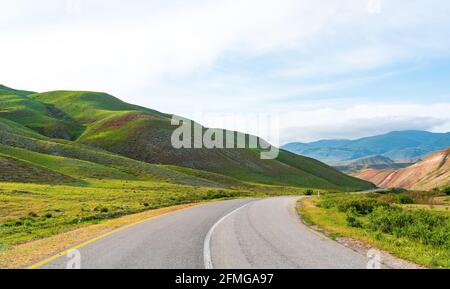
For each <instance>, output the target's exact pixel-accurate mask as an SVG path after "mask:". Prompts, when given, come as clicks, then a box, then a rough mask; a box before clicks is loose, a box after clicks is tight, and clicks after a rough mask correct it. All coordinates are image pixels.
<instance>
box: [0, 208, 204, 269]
mask: <svg viewBox="0 0 450 289" xmlns="http://www.w3.org/2000/svg"><path fill="white" fill-rule="evenodd" d="M203 204H206V203H205V202H202V203H192V204H184V205H178V206H172V207H166V208H161V209H155V210H150V211H146V212H142V213H138V214H133V215H127V216H124V217H120V218H117V219H112V220H108V221H105V222H102V223H100V224H96V225H90V226H87V227H82V228H79V229H76V230H72V231H69V232H65V233H62V234H58V235H54V236H51V237H49V238H44V239H39V240H36V241H32V242H28V243H25V244H20V245H16V246H14V247H12V248H11V249H9V250H7V251H4V252H2V253H0V268H3V269H17V268H28V267H29V266H31V267H35V266H34V265H35V264H38V263H37V262H39V261H41V260H44V259H46V258H50V257H51V256H54V255H56V254H58V253H61V252H64V251H65V250H68V249H71V248H73V247H75V246H77V245H80V244H82V243H83V242H87V241H89V240H92V239H94V238H101V237H102V236H104V235H107V234H111V233H114V232H115V231H119V230H122V229H125V228H129V227H131V226H134V225H137V224H140V223H142V222H146V221H148V220H151V219H153V218H156V217H161V216H164V215H167V214H170V213H173V212H177V211H180V210H184V209H188V208H192V207H195V206H200V205H203ZM41 262H42V261H41Z"/></svg>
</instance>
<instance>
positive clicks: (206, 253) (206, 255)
mask: <svg viewBox="0 0 450 289" xmlns="http://www.w3.org/2000/svg"><path fill="white" fill-rule="evenodd" d="M253 202H254V201H252V202H249V203H247V204H245V205H243V206H242V207H239V208H237V209H236V210H234V211H232V212H231V213H229V214H228V215H226V216H224V217H223V218H222V219H220V220H219V221H217V223H215V224H214V226H212V228H211V230H209V232H208V234H206V237H205V242H204V244H203V262H204V265H205V269H207V270H212V269H214V265H213V262H212V258H211V238H212V235H213V233H214V230H215V229H216V228H217V227H218V226H219V225H220V224H221V223H222V222H223V221H225V220H226V219H227V218H228V217H230V216H231V215H233V214H234V213H236V212H237V211H239V210H241V209H243V208H245V207H247V206H248V205H250V204H251V203H253Z"/></svg>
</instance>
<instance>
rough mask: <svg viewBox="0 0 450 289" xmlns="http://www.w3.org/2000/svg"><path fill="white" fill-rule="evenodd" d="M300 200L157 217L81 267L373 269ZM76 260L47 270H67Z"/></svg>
mask: <svg viewBox="0 0 450 289" xmlns="http://www.w3.org/2000/svg"><path fill="white" fill-rule="evenodd" d="M298 199H299V197H296V198H295V197H280V198H271V199H242V200H232V201H225V202H218V203H211V204H206V205H201V206H197V207H193V208H190V209H186V210H182V211H178V212H175V213H172V214H169V215H165V216H162V217H159V218H154V219H150V220H148V221H146V222H144V223H141V224H139V225H136V226H134V227H131V228H128V229H125V230H123V231H119V232H117V233H114V234H112V235H109V236H106V237H104V238H102V239H100V240H97V241H95V242H93V243H90V244H88V245H86V246H84V247H82V248H80V249H79V252H80V256H81V260H80V261H81V262H80V264H81V268H83V269H99V268H101V269H133V268H138V269H204V268H208V269H211V268H215V269H246V268H255V269H282V268H290V269H297V268H365V267H366V264H367V262H368V259H367V258H366V257H365V256H362V255H360V254H358V253H356V252H354V251H352V250H350V249H348V248H346V247H344V246H342V245H340V244H338V243H336V242H334V241H331V240H329V239H327V238H324V237H322V236H320V235H318V234H316V233H315V232H313V231H311V230H310V229H309V228H308V227H306V226H305V225H303V224H302V223H301V221H300V220H299V219H298V216H297V215H296V213H295V202H296V200H298ZM72 257H73V255H72ZM70 260H73V259H71V258H68V257H67V256H63V257H60V258H58V259H56V260H53V261H50V262H49V263H47V264H45V265H43V266H42V267H41V268H43V269H62V268H66V267H67V264H68V262H69V261H70Z"/></svg>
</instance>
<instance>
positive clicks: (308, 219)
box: [296, 198, 424, 269]
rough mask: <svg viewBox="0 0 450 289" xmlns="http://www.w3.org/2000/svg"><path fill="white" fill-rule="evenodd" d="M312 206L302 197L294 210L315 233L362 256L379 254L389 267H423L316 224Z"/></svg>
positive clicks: (309, 199)
mask: <svg viewBox="0 0 450 289" xmlns="http://www.w3.org/2000/svg"><path fill="white" fill-rule="evenodd" d="M312 207H313V204H312V202H311V198H304V199H302V200H300V201H299V202H298V203H297V210H296V211H297V213H298V217H299V218H300V220H301V222H302V223H303V224H304V225H306V226H307V227H308V228H309V229H310V230H311V231H313V232H315V233H316V234H319V235H321V236H323V237H326V238H329V239H331V240H333V241H335V242H337V243H339V244H341V245H343V246H345V247H347V248H349V249H351V250H353V251H355V252H357V253H359V254H361V255H364V256H368V257H373V254H379V255H378V257H377V258H380V260H381V263H382V265H384V266H386V267H388V268H391V269H424V267H422V266H420V265H417V264H415V263H413V262H410V261H407V260H404V259H401V258H398V257H396V256H394V255H392V254H391V253H390V252H388V251H386V250H382V249H380V248H377V247H376V246H374V245H372V244H369V242H367V241H365V240H357V239H355V238H351V237H348V236H345V235H346V233H345V232H341V233H337V232H333V231H331V230H329V228H327V227H326V226H325V225H324V224H318V222H317V221H316V220H314V218H313V217H312V215H311V214H310V212H311V211H310V210H311V208H312ZM362 239H364V238H362Z"/></svg>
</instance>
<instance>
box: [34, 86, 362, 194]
mask: <svg viewBox="0 0 450 289" xmlns="http://www.w3.org/2000/svg"><path fill="white" fill-rule="evenodd" d="M29 97H30V98H31V99H32V100H33V101H38V102H40V103H44V104H45V105H50V106H53V107H55V108H56V109H58V110H60V111H62V112H64V113H65V114H66V115H67V116H68V117H70V118H71V119H73V120H75V121H76V122H77V123H80V124H82V125H83V126H84V127H85V130H84V131H83V133H82V134H81V135H80V137H79V138H78V139H77V140H76V142H77V143H81V144H86V145H89V146H93V147H98V148H102V149H104V150H107V151H110V152H112V153H115V154H120V155H123V156H125V157H128V158H132V159H135V160H139V161H144V162H147V163H152V164H162V165H171V166H182V167H188V168H192V169H198V170H204V171H209V172H213V173H217V174H223V175H226V176H229V177H232V178H234V179H238V180H241V181H245V182H256V183H263V184H270V185H290V186H302V187H316V188H323V189H332V190H347V189H350V190H355V189H366V188H370V186H371V185H370V184H368V183H366V182H361V181H360V180H357V179H354V178H352V177H349V176H346V175H344V174H341V173H339V172H337V171H336V170H334V169H332V168H330V167H328V166H326V165H323V164H319V162H317V161H313V160H310V159H307V158H303V157H299V156H296V155H293V154H289V157H285V156H283V155H284V154H286V153H285V152H282V153H281V156H280V158H279V159H278V160H270V161H263V160H261V159H260V157H259V155H258V151H255V150H250V149H214V150H209V149H195V150H191V149H189V150H184V149H181V150H177V149H174V148H172V145H171V140H170V137H171V134H172V132H173V130H174V127H173V126H172V125H171V123H170V121H171V116H170V115H166V114H163V113H159V112H157V111H154V110H150V109H146V108H142V107H139V106H135V105H130V104H127V103H124V102H122V101H121V100H119V99H117V98H115V97H113V96H110V95H108V94H103V93H94V92H71V91H56V92H49V93H42V94H33V95H30V96H29ZM306 164H309V165H306ZM317 168H318V169H317Z"/></svg>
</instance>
